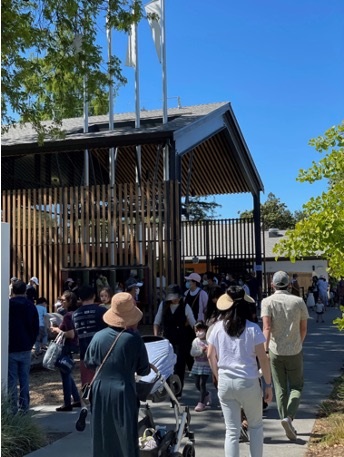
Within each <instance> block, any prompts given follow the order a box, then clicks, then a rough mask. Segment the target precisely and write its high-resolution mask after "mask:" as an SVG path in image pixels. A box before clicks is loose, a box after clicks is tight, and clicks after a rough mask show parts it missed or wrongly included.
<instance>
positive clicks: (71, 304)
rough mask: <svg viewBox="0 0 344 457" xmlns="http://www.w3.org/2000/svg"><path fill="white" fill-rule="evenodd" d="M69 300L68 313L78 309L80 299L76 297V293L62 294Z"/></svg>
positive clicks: (66, 292)
mask: <svg viewBox="0 0 344 457" xmlns="http://www.w3.org/2000/svg"><path fill="white" fill-rule="evenodd" d="M62 296H64V297H65V298H66V300H68V307H67V309H68V311H75V310H76V309H77V303H78V299H77V297H76V295H75V293H74V292H71V291H70V290H65V291H64V292H63V294H62Z"/></svg>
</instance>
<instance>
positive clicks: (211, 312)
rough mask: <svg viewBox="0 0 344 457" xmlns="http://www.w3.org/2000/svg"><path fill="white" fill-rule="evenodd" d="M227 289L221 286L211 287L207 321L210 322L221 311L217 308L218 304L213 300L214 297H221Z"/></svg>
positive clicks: (206, 314) (206, 315)
mask: <svg viewBox="0 0 344 457" xmlns="http://www.w3.org/2000/svg"><path fill="white" fill-rule="evenodd" d="M224 293H225V291H224V290H223V288H222V287H221V286H214V287H211V288H210V289H209V295H208V303H207V309H206V312H205V321H206V322H208V320H210V319H215V318H216V317H217V316H218V315H219V314H220V311H219V310H218V309H217V308H216V304H215V303H214V302H213V298H220V297H221V295H223V294H224Z"/></svg>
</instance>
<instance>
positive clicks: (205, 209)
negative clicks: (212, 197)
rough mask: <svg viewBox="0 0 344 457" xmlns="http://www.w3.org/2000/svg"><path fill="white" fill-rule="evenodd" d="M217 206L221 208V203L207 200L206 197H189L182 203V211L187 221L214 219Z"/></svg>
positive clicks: (216, 215)
mask: <svg viewBox="0 0 344 457" xmlns="http://www.w3.org/2000/svg"><path fill="white" fill-rule="evenodd" d="M218 208H221V205H219V204H218V203H216V202H215V201H208V198H207V197H205V198H204V199H203V200H201V198H200V197H189V199H188V201H187V202H185V201H184V202H183V203H182V213H183V216H184V218H185V219H186V220H188V221H201V220H204V219H214V218H215V217H218V214H216V210H217V209H218Z"/></svg>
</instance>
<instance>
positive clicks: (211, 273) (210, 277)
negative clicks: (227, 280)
mask: <svg viewBox="0 0 344 457" xmlns="http://www.w3.org/2000/svg"><path fill="white" fill-rule="evenodd" d="M206 275H207V279H212V280H213V281H214V278H215V273H213V272H212V271H207V273H206Z"/></svg>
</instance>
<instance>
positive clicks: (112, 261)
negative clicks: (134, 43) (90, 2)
mask: <svg viewBox="0 0 344 457" xmlns="http://www.w3.org/2000/svg"><path fill="white" fill-rule="evenodd" d="M109 8H110V2H109ZM106 37H107V45H108V61H109V64H108V65H109V67H110V62H111V56H112V36H111V27H110V24H109V22H108V18H106ZM113 129H114V122H113V85H112V78H111V73H110V69H109V130H113ZM115 173H116V167H115V149H114V148H113V147H112V148H109V184H110V189H111V191H110V195H111V202H108V205H109V208H110V211H111V208H116V205H115V201H114V200H115V182H116V180H115ZM109 235H110V246H109V247H110V256H109V257H110V259H109V260H110V265H115V234H114V231H113V229H112V228H111V229H110V233H109ZM114 280H115V278H113V277H111V281H112V282H113V281H114Z"/></svg>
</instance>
